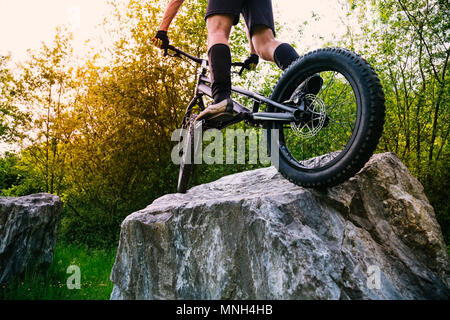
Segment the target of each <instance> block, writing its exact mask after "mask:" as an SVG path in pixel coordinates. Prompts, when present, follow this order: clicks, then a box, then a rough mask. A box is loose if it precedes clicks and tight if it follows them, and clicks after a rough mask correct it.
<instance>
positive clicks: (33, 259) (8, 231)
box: [0, 193, 63, 283]
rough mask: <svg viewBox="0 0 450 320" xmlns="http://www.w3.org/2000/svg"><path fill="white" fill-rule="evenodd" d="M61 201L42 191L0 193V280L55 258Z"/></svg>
mask: <svg viewBox="0 0 450 320" xmlns="http://www.w3.org/2000/svg"><path fill="white" fill-rule="evenodd" d="M62 206H63V204H62V201H61V200H60V199H59V198H58V197H57V196H54V195H50V194H45V193H40V194H34V195H30V196H26V197H20V198H13V197H0V283H5V282H6V281H7V280H8V279H9V278H10V277H11V276H13V275H15V274H19V273H22V272H23V271H24V270H25V268H26V267H41V266H46V265H49V264H50V263H51V262H52V260H53V250H54V247H55V243H56V232H57V227H58V222H59V219H60V215H61V211H62Z"/></svg>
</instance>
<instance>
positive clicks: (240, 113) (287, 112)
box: [164, 46, 304, 127]
mask: <svg viewBox="0 0 450 320" xmlns="http://www.w3.org/2000/svg"><path fill="white" fill-rule="evenodd" d="M168 50H171V51H173V52H175V54H170V53H168ZM168 50H165V53H164V54H165V55H168V56H171V57H179V58H181V57H182V56H184V57H186V58H188V59H190V60H192V61H194V62H196V63H198V64H200V65H201V72H200V75H199V76H198V79H197V85H196V88H195V97H194V98H193V99H192V100H191V102H190V103H189V105H188V107H187V109H186V114H188V113H189V112H190V111H191V110H192V108H193V107H194V106H196V105H198V106H199V107H200V108H201V109H202V110H204V109H205V105H204V102H203V99H202V97H203V96H205V95H206V96H208V97H212V93H211V87H210V85H211V80H210V79H209V78H208V77H207V76H206V73H207V71H208V61H207V60H205V59H201V58H198V57H195V56H192V55H190V54H188V53H186V52H183V51H181V50H180V49H178V48H175V47H173V46H169V47H168ZM232 66H234V67H243V63H241V62H234V63H232ZM243 69H244V68H242V69H241V71H240V72H239V74H241V73H242V71H243ZM231 90H232V91H233V92H235V93H237V94H240V95H242V96H245V97H247V98H250V99H252V100H253V101H254V104H253V109H252V110H249V109H248V108H246V107H244V106H243V105H241V104H239V103H237V102H234V107H233V109H234V112H236V114H237V116H236V118H235V119H234V120H233V121H232V122H231V123H226V124H225V125H224V126H223V127H225V126H228V125H231V124H234V123H238V122H240V121H242V120H245V121H247V122H248V123H250V124H254V125H260V124H262V123H264V122H267V121H272V122H273V121H279V122H284V123H291V122H296V121H299V120H301V115H302V110H304V108H303V105H301V106H299V107H298V108H292V107H289V106H286V105H284V104H281V103H278V102H276V101H273V100H271V99H269V98H267V97H264V96H262V95H260V94H257V93H254V92H251V91H248V90H245V89H242V88H238V87H234V86H232V88H231ZM261 104H266V105H270V106H272V107H274V108H276V109H278V110H280V111H283V112H279V113H277V112H259V107H260V105H261Z"/></svg>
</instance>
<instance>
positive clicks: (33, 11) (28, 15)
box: [0, 0, 343, 153]
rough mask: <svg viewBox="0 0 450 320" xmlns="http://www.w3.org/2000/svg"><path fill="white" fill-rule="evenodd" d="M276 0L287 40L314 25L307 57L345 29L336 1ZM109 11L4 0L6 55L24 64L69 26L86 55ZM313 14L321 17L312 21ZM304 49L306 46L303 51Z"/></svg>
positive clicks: (1, 17)
mask: <svg viewBox="0 0 450 320" xmlns="http://www.w3.org/2000/svg"><path fill="white" fill-rule="evenodd" d="M121 1H127V0H121ZM185 1H189V0H185ZM272 2H273V6H274V15H275V21H277V22H279V23H282V24H284V25H285V26H287V28H286V30H285V32H284V33H282V34H280V35H279V37H280V38H281V40H283V41H288V42H294V41H296V40H297V38H298V37H297V33H296V30H298V25H300V24H302V23H303V22H304V21H308V22H309V24H308V25H307V26H306V27H305V30H304V34H303V38H302V39H301V43H300V46H299V48H300V50H301V51H302V52H303V53H304V52H305V48H308V49H315V48H317V47H320V45H321V43H320V42H318V40H317V36H318V35H320V36H322V37H323V38H324V40H325V41H327V40H331V38H332V37H333V33H339V32H342V31H343V30H342V26H341V25H340V23H339V22H338V21H339V14H341V12H340V10H339V7H338V4H337V1H336V0H314V1H309V0H308V1H307V0H273V1H272ZM108 12H109V5H108V0H0V54H11V56H12V58H13V61H16V62H18V61H23V60H24V59H25V58H26V57H27V49H31V50H37V49H39V47H40V46H41V42H42V41H44V42H50V41H51V40H52V39H53V37H54V35H55V28H56V27H57V26H61V25H66V26H68V27H69V28H70V29H71V30H72V31H73V34H74V49H75V53H78V54H80V55H83V52H85V50H86V48H87V46H85V45H84V43H85V41H87V40H89V39H91V40H92V39H98V38H100V37H102V36H103V37H102V38H104V39H105V37H104V34H103V32H102V28H101V27H99V24H100V23H101V22H102V21H103V19H104V17H105V16H106V15H107V14H108ZM312 12H315V13H316V14H318V15H319V16H320V17H321V19H320V20H319V21H315V20H314V19H312V18H311V16H312ZM339 30H340V31H339ZM155 31H156V30H155ZM169 35H170V33H169ZM297 44H299V43H298V42H297ZM302 45H303V46H304V48H301V46H302ZM91 46H95V41H94V42H91ZM302 49H303V50H302ZM9 147H11V146H9ZM7 148H8V146H7V145H5V144H1V143H0V153H2V152H4V151H5V150H6V149H7Z"/></svg>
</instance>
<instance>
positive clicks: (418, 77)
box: [342, 0, 450, 241]
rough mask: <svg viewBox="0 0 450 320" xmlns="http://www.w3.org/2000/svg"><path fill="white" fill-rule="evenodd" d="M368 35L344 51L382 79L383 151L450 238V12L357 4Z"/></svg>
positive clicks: (396, 3) (435, 4)
mask: <svg viewBox="0 0 450 320" xmlns="http://www.w3.org/2000/svg"><path fill="white" fill-rule="evenodd" d="M351 8H352V9H351V10H353V12H351V13H352V14H354V15H355V16H356V17H357V18H358V21H359V24H360V26H361V30H362V32H361V33H360V34H357V33H349V34H347V37H346V39H343V41H342V43H343V45H344V46H345V45H351V46H352V47H354V49H355V50H357V51H359V52H361V53H363V55H364V56H366V57H368V60H369V61H370V62H371V63H372V64H373V65H374V66H375V68H376V70H377V72H378V74H379V75H380V78H381V81H382V84H383V87H384V91H385V95H386V106H387V115H386V125H385V128H384V134H383V137H382V140H381V143H380V145H379V151H392V152H395V153H397V154H398V155H399V156H400V158H401V159H402V161H403V162H404V163H405V164H406V165H407V166H408V168H409V169H410V171H411V172H412V173H413V174H414V175H415V176H416V177H417V178H418V179H419V180H420V181H421V182H422V184H423V185H424V187H425V191H426V194H427V196H428V198H429V199H430V201H431V203H432V205H433V206H434V207H435V209H436V213H437V217H438V220H439V222H440V223H441V226H442V227H443V231H444V234H445V236H446V239H447V241H448V240H449V237H450V225H449V223H448V221H449V212H450V210H449V208H448V204H447V203H448V201H447V199H448V197H449V191H448V190H449V188H448V182H447V181H448V179H443V177H448V171H449V163H450V158H449V157H450V152H449V151H450V150H449V146H448V135H449V131H450V121H449V120H450V114H449V110H448V101H449V93H450V78H449V65H448V62H449V57H450V48H449V43H450V41H449V40H450V38H449V37H450V32H449V30H450V23H449V19H448V16H449V14H450V5H449V3H448V1H447V2H446V1H436V0H435V1H426V0H419V1H417V0H414V1H411V0H377V1H372V4H371V5H369V4H368V3H367V2H366V1H356V0H353V1H351Z"/></svg>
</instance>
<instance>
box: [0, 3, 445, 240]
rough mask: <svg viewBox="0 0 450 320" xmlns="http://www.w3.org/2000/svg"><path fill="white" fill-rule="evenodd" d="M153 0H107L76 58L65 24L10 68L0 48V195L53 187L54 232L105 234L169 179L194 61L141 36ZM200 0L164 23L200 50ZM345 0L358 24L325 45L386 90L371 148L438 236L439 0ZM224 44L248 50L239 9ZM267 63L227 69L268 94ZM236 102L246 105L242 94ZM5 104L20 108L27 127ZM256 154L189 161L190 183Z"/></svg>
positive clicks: (182, 42)
mask: <svg viewBox="0 0 450 320" xmlns="http://www.w3.org/2000/svg"><path fill="white" fill-rule="evenodd" d="M166 3H167V1H150V0H146V1H137V0H129V1H128V2H112V6H111V8H112V14H111V16H110V17H109V18H108V19H107V20H106V21H105V24H104V28H105V29H106V30H107V31H109V33H110V34H112V35H114V39H115V41H114V44H113V45H112V46H111V47H109V48H103V49H99V50H98V51H97V52H95V53H92V54H90V55H88V56H86V57H84V58H82V59H80V58H78V59H77V58H75V57H74V56H73V53H72V48H71V39H72V35H71V34H70V33H69V32H67V31H66V30H64V29H58V30H57V32H56V35H55V38H54V40H53V41H52V42H51V43H48V44H43V45H42V47H41V49H40V50H37V51H35V52H31V53H30V58H29V59H28V61H26V62H25V63H23V64H22V65H20V66H18V67H17V70H14V71H15V72H12V69H10V68H9V65H8V63H7V62H8V59H7V58H2V59H1V60H0V89H1V97H0V140H1V139H3V140H6V139H10V140H11V139H12V138H14V139H16V140H18V141H21V142H22V151H21V152H20V154H18V155H11V154H7V155H5V156H4V157H3V158H0V179H1V180H0V190H1V194H2V195H11V196H20V195H25V194H29V193H35V192H49V193H54V194H57V195H59V196H60V197H61V198H62V199H63V201H64V203H65V208H64V213H63V218H62V224H61V229H60V230H61V239H63V240H64V241H66V242H71V243H77V244H87V245H89V246H91V247H109V246H111V245H114V244H116V243H117V240H118V236H119V230H120V222H121V221H122V220H123V218H124V217H125V216H126V215H128V214H129V213H131V212H134V211H136V210H139V209H142V208H144V207H145V206H147V205H148V204H149V203H151V202H152V201H153V200H154V199H155V198H157V197H159V196H161V195H163V194H166V193H172V192H175V191H176V182H177V176H178V168H177V167H176V166H175V165H174V164H173V163H172V161H171V159H170V154H171V150H172V147H173V146H174V145H175V143H174V142H172V141H171V135H172V132H173V130H174V129H176V128H178V127H179V125H180V123H181V117H182V116H183V114H184V108H185V106H186V105H187V103H188V102H189V100H190V98H191V97H192V95H193V93H194V88H195V82H196V79H195V75H196V72H197V66H196V65H194V64H193V63H191V62H188V61H183V60H180V59H172V58H167V57H163V56H162V54H161V51H160V50H159V49H156V48H155V47H153V46H152V45H151V39H152V38H153V36H154V34H155V32H156V30H157V28H158V25H157V24H158V23H159V21H160V20H161V18H162V15H163V10H164V8H165V4H166ZM206 3H207V1H206V0H192V1H186V2H185V3H184V4H183V6H182V10H181V12H180V14H179V15H178V16H177V18H176V19H175V21H174V22H173V25H172V28H171V30H170V31H169V37H170V39H171V42H172V43H173V44H174V45H175V46H178V47H180V48H181V49H183V50H185V51H187V52H190V53H192V54H194V55H197V56H202V57H205V55H206V30H205V20H204V13H205V10H206ZM345 5H346V6H347V8H348V17H347V18H348V19H349V20H348V21H351V18H352V17H354V18H355V19H357V21H359V25H358V27H359V28H360V30H356V29H355V28H354V26H352V25H350V24H349V25H348V28H347V30H348V33H347V35H346V36H345V37H344V38H343V39H340V41H339V43H336V44H339V45H341V46H344V47H348V48H350V49H353V50H355V51H357V52H358V53H361V54H362V55H363V56H364V57H365V58H367V59H368V60H369V62H370V63H371V64H372V65H373V66H374V67H375V68H376V70H377V72H378V74H379V75H380V78H381V81H382V84H383V86H384V90H385V94H386V101H387V119H386V126H385V129H384V134H383V138H382V141H381V143H380V145H379V150H378V151H380V152H382V151H392V152H396V153H397V154H398V155H399V156H400V157H401V159H402V160H403V162H404V163H405V164H406V165H407V166H408V168H409V169H410V170H411V172H412V173H413V174H414V175H415V176H416V177H418V178H419V180H420V181H421V182H422V184H423V185H424V187H425V190H426V193H427V195H428V197H429V199H430V201H431V202H432V204H433V206H434V207H435V209H436V212H437V216H438V219H439V222H440V223H441V225H442V227H443V231H444V234H446V238H447V240H448V239H449V234H450V227H449V223H448V221H449V214H448V212H449V211H450V210H449V209H448V205H447V203H448V201H447V199H448V196H449V194H448V190H449V189H450V188H449V186H448V182H447V181H450V179H448V172H449V165H448V164H449V163H450V161H449V154H450V150H449V147H448V133H449V124H450V121H449V120H450V119H449V113H448V99H449V93H450V90H449V69H450V68H448V58H449V49H448V44H449V43H450V41H449V32H448V30H449V21H448V16H449V15H448V13H449V7H448V2H445V1H425V0H420V1H406V0H383V1H381V0H377V1H375V0H374V1H372V2H371V3H370V4H369V3H368V2H366V1H359V0H352V1H347V0H345ZM316 18H317V17H316ZM279 28H280V26H277V31H278V29H279ZM405 44H407V45H405ZM231 48H232V53H233V60H235V61H238V60H243V59H244V58H246V57H247V55H248V44H247V40H246V35H245V28H244V25H243V23H242V19H241V23H240V24H239V25H237V26H236V28H234V31H233V33H232V35H231ZM279 75H280V71H279V70H278V69H277V68H276V66H275V65H274V64H272V63H266V62H261V63H260V64H259V66H258V68H257V71H256V72H252V73H250V72H246V73H244V77H242V78H240V77H237V76H235V77H234V79H233V83H234V84H235V85H238V86H241V87H243V88H246V89H248V90H255V91H257V92H259V93H261V94H263V95H266V96H269V95H270V93H271V90H272V88H273V86H274V85H275V83H276V81H277V79H278V78H279ZM336 90H339V88H338V87H337V89H336ZM235 98H236V97H235ZM238 101H239V102H240V103H242V104H244V105H246V106H248V107H252V101H249V100H248V99H245V98H239V99H238ZM18 105H21V106H23V107H24V108H26V109H27V110H28V111H29V112H30V113H31V114H33V118H32V119H28V120H30V121H29V122H28V126H27V128H28V129H27V130H25V127H24V124H25V123H27V117H26V114H25V113H20V112H19V110H18V108H17V107H15V106H18ZM235 128H245V127H244V126H243V124H239V125H236V126H235ZM246 157H247V159H248V157H249V155H248V153H247V155H246ZM259 166H260V165H251V164H244V165H237V164H235V165H220V164H219V165H202V166H200V167H199V168H198V169H197V170H196V173H195V175H194V178H193V182H194V183H195V184H200V183H205V182H209V181H212V180H215V179H218V178H220V177H222V176H224V175H227V174H231V173H236V172H240V171H244V170H249V169H253V168H257V167H259Z"/></svg>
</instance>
